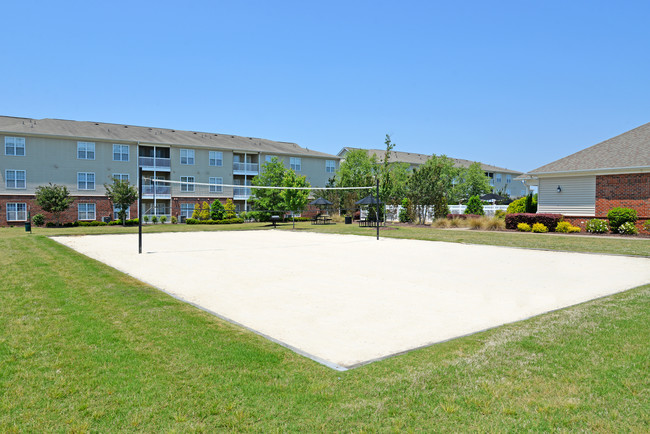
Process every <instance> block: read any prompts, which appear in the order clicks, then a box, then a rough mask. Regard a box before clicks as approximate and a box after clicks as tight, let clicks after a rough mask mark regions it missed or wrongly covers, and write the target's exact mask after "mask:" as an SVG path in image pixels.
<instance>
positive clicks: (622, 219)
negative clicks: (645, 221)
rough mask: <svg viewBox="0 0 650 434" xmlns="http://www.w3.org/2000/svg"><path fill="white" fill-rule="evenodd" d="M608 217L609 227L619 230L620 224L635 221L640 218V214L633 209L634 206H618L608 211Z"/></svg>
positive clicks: (613, 230)
mask: <svg viewBox="0 0 650 434" xmlns="http://www.w3.org/2000/svg"><path fill="white" fill-rule="evenodd" d="M607 219H608V220H609V227H610V228H611V230H612V232H617V231H618V227H619V226H621V225H622V224H623V223H628V222H631V223H634V222H635V221H637V220H638V216H637V214H636V210H633V209H632V208H622V207H616V208H612V209H610V210H609V212H608V213H607Z"/></svg>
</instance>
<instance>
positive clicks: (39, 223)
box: [32, 214, 45, 226]
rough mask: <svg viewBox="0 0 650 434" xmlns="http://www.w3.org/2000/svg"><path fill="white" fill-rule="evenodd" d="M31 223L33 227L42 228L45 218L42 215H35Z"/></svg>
mask: <svg viewBox="0 0 650 434" xmlns="http://www.w3.org/2000/svg"><path fill="white" fill-rule="evenodd" d="M32 223H34V226H43V224H44V223H45V216H44V215H43V214H36V215H35V216H34V217H32Z"/></svg>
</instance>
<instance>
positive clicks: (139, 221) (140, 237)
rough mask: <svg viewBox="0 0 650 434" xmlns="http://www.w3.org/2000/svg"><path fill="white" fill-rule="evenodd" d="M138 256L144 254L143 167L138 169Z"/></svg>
mask: <svg viewBox="0 0 650 434" xmlns="http://www.w3.org/2000/svg"><path fill="white" fill-rule="evenodd" d="M138 254H142V167H138Z"/></svg>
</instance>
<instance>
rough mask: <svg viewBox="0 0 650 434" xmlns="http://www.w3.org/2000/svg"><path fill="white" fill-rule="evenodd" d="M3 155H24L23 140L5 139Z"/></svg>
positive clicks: (20, 138)
mask: <svg viewBox="0 0 650 434" xmlns="http://www.w3.org/2000/svg"><path fill="white" fill-rule="evenodd" d="M5 155H15V156H23V155H25V138H24V137H5Z"/></svg>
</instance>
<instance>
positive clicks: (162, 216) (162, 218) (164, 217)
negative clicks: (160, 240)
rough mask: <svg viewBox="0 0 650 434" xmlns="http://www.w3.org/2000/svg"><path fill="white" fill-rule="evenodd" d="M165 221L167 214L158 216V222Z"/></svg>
mask: <svg viewBox="0 0 650 434" xmlns="http://www.w3.org/2000/svg"><path fill="white" fill-rule="evenodd" d="M166 221H167V216H166V215H161V216H160V223H165V222H166Z"/></svg>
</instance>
